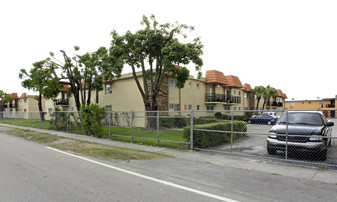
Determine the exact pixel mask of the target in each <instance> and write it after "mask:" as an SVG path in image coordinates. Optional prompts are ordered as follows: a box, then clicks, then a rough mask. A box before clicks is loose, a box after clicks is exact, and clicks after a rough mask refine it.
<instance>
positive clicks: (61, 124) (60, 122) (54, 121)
mask: <svg viewBox="0 0 337 202" xmlns="http://www.w3.org/2000/svg"><path fill="white" fill-rule="evenodd" d="M71 116H73V113H72V112H63V111H61V108H59V107H57V106H56V107H55V112H52V113H51V114H50V117H51V118H50V121H49V122H50V124H51V125H52V127H53V128H54V129H55V130H62V129H64V128H70V130H71V125H72V123H71V120H70V117H71ZM67 124H68V127H67Z"/></svg>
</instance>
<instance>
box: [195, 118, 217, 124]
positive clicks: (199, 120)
mask: <svg viewBox="0 0 337 202" xmlns="http://www.w3.org/2000/svg"><path fill="white" fill-rule="evenodd" d="M221 121H222V120H219V119H216V118H214V117H199V118H194V120H193V124H194V125H200V124H208V123H219V122H221Z"/></svg>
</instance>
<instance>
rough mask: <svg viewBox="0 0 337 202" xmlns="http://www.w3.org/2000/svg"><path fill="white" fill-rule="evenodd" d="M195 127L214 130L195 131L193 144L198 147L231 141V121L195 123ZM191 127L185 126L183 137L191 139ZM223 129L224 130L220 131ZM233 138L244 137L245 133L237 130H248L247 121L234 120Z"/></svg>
mask: <svg viewBox="0 0 337 202" xmlns="http://www.w3.org/2000/svg"><path fill="white" fill-rule="evenodd" d="M194 129H201V130H212V131H198V130H194V131H193V146H194V147H197V148H208V147H212V146H217V145H221V144H224V143H229V142H231V122H230V121H225V122H223V123H210V124H203V125H194ZM190 130H191V127H190V126H187V127H185V128H184V131H183V137H184V138H185V139H186V140H187V141H190ZM218 131H222V132H218ZM233 132H234V133H233V140H235V139H238V138H240V137H244V136H245V134H238V133H235V132H247V123H245V122H243V121H233Z"/></svg>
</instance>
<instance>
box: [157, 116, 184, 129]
mask: <svg viewBox="0 0 337 202" xmlns="http://www.w3.org/2000/svg"><path fill="white" fill-rule="evenodd" d="M189 120H190V118H180V117H170V116H168V118H166V117H160V126H161V127H164V128H182V127H185V126H187V125H188V124H189Z"/></svg>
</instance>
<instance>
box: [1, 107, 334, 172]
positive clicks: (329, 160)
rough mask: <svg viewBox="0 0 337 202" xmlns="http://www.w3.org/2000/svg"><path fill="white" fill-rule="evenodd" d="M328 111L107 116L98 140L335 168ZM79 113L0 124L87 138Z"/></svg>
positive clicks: (16, 117) (18, 116)
mask: <svg viewBox="0 0 337 202" xmlns="http://www.w3.org/2000/svg"><path fill="white" fill-rule="evenodd" d="M331 114H335V113H331V112H330V111H324V110H323V111H322V110H321V111H317V110H316V111H286V110H274V111H272V110H270V111H253V110H249V111H248V110H242V111H200V110H197V111H153V112H151V111H147V112H146V111H107V112H106V116H105V118H104V119H103V120H102V121H101V125H102V131H101V132H100V133H101V134H100V137H103V138H109V139H111V140H115V141H124V142H132V143H138V144H146V145H153V146H163V147H170V148H179V149H197V150H205V151H212V152H221V153H229V154H235V155H244V156H249V157H254V158H259V159H262V158H263V159H269V160H282V161H284V160H286V161H288V162H289V161H290V162H298V163H309V164H310V165H319V166H321V165H324V166H325V165H329V166H334V167H337V140H336V139H337V130H336V129H335V126H334V125H335V124H336V119H335V118H328V119H327V118H326V116H329V115H331ZM83 119H84V117H83V114H81V113H79V112H68V111H66V112H61V111H58V112H43V113H40V112H15V113H13V112H3V113H0V123H5V124H14V125H20V126H28V127H35V128H43V129H50V130H58V131H64V132H68V133H77V134H83V135H91V134H89V133H88V132H87V131H86V129H85V127H84V126H83V121H84V120H83Z"/></svg>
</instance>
